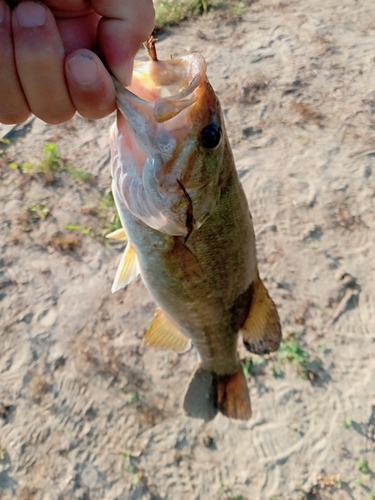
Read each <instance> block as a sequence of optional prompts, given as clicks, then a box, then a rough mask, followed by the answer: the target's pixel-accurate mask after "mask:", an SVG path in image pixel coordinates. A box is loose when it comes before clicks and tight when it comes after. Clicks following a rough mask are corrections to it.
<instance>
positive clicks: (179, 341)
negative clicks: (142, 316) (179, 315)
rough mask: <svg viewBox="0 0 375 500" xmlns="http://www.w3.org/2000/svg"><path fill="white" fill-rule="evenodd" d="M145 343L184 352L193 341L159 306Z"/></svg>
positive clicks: (144, 340) (180, 352)
mask: <svg viewBox="0 0 375 500" xmlns="http://www.w3.org/2000/svg"><path fill="white" fill-rule="evenodd" d="M143 345H144V346H145V347H154V348H156V349H171V350H172V351H174V352H177V353H179V354H182V353H183V352H186V351H187V350H188V349H189V348H190V345H191V341H190V339H188V338H187V337H186V336H185V335H184V334H183V333H181V332H180V330H179V329H178V328H177V327H176V326H175V325H174V324H173V323H172V321H171V320H170V319H169V318H168V317H167V316H166V315H165V314H164V313H163V311H162V310H161V309H160V308H157V309H156V311H155V317H154V319H153V321H152V323H151V326H150V328H149V329H148V330H147V332H146V335H145V337H144V339H143Z"/></svg>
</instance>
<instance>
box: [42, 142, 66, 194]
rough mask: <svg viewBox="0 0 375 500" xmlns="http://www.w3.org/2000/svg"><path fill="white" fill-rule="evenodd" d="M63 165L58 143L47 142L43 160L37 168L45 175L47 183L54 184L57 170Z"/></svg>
mask: <svg viewBox="0 0 375 500" xmlns="http://www.w3.org/2000/svg"><path fill="white" fill-rule="evenodd" d="M61 166H62V163H61V159H60V156H59V151H58V148H57V146H56V144H54V143H50V144H45V146H44V148H43V158H42V161H41V162H40V163H39V165H38V166H37V168H36V170H37V172H40V173H41V174H42V175H43V177H44V180H45V182H46V184H52V183H53V182H54V180H55V175H56V172H57V171H58V170H59V169H60V168H61Z"/></svg>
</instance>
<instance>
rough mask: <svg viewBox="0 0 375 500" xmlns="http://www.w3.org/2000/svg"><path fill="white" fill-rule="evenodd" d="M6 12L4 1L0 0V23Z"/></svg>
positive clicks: (3, 19)
mask: <svg viewBox="0 0 375 500" xmlns="http://www.w3.org/2000/svg"><path fill="white" fill-rule="evenodd" d="M6 12H7V11H6V10H5V3H4V2H3V1H2V0H0V24H1V23H3V22H4V21H5V17H6Z"/></svg>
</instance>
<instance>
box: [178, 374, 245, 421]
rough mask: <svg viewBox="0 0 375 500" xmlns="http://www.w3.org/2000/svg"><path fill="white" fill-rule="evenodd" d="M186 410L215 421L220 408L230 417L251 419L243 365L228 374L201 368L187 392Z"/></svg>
mask: <svg viewBox="0 0 375 500" xmlns="http://www.w3.org/2000/svg"><path fill="white" fill-rule="evenodd" d="M184 410H185V412H186V414H187V415H189V416H190V417H193V418H203V419H204V420H212V419H213V418H214V417H215V416H216V414H217V412H218V411H219V412H220V413H222V414H223V415H225V416H226V417H228V418H234V419H237V420H248V419H249V418H250V417H251V403H250V396H249V391H248V388H247V384H246V379H245V375H244V373H243V370H242V366H239V368H238V370H237V372H236V373H234V374H232V375H224V376H218V375H215V374H214V373H211V372H209V371H206V370H204V369H203V368H200V367H199V368H198V369H197V370H196V372H195V373H194V375H193V378H192V379H191V381H190V384H189V387H188V389H187V391H186V394H185V400H184Z"/></svg>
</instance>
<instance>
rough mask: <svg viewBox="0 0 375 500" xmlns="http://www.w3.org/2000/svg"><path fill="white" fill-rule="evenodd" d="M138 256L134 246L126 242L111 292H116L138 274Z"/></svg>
mask: <svg viewBox="0 0 375 500" xmlns="http://www.w3.org/2000/svg"><path fill="white" fill-rule="evenodd" d="M139 272H140V269H139V264H138V257H137V254H136V253H135V250H134V248H133V247H132V246H131V245H130V244H129V243H128V245H127V247H126V249H125V252H124V253H123V254H122V257H121V260H120V264H119V266H118V268H117V272H116V276H115V279H114V281H113V285H112V288H111V291H112V293H114V292H117V290H120V289H121V288H124V287H125V286H126V285H129V283H131V282H132V281H133V280H134V279H135V278H136V277H137V276H138V274H139Z"/></svg>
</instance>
